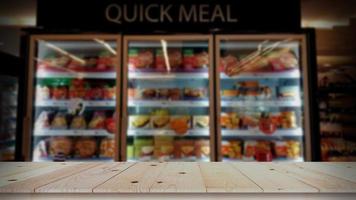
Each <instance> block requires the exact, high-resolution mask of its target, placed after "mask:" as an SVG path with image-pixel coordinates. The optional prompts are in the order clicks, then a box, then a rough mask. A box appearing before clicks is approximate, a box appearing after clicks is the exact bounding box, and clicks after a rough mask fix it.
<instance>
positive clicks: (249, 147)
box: [244, 140, 257, 160]
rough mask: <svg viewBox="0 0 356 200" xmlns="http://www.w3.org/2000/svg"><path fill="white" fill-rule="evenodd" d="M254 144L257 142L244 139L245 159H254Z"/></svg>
mask: <svg viewBox="0 0 356 200" xmlns="http://www.w3.org/2000/svg"><path fill="white" fill-rule="evenodd" d="M256 146H257V142H256V141H253V140H251V141H249V140H247V141H245V142H244V158H245V159H247V160H254V159H255V158H254V156H255V154H256Z"/></svg>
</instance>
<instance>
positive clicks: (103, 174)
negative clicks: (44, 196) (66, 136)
mask: <svg viewBox="0 0 356 200" xmlns="http://www.w3.org/2000/svg"><path fill="white" fill-rule="evenodd" d="M131 165H133V163H110V164H109V163H105V164H100V165H98V166H95V167H93V168H90V169H88V170H85V171H82V172H79V173H77V174H74V175H72V176H68V177H66V178H63V179H61V180H58V181H55V182H53V183H50V184H48V185H45V186H42V187H39V188H37V189H36V190H35V192H40V193H48V192H50V193H53V192H55V193H68V192H69V193H87V192H92V191H93V189H94V188H95V187H97V186H98V185H100V184H102V183H104V182H105V181H107V180H109V179H110V178H112V177H114V176H116V175H118V174H120V173H121V172H122V171H124V170H126V169H127V168H129V167H130V166H131Z"/></svg>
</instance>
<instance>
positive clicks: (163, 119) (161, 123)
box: [151, 115, 170, 129]
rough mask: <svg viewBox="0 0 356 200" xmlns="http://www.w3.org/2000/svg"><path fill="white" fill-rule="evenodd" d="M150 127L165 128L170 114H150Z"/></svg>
mask: <svg viewBox="0 0 356 200" xmlns="http://www.w3.org/2000/svg"><path fill="white" fill-rule="evenodd" d="M151 122H152V127H153V128H155V129H166V128H168V127H169V122H170V116H167V115H153V116H151Z"/></svg>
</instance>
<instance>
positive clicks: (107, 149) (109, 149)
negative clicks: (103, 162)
mask: <svg viewBox="0 0 356 200" xmlns="http://www.w3.org/2000/svg"><path fill="white" fill-rule="evenodd" d="M114 155H115V141H114V140H113V139H102V140H101V143H100V157H107V158H113V157H114Z"/></svg>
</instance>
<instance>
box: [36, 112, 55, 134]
mask: <svg viewBox="0 0 356 200" xmlns="http://www.w3.org/2000/svg"><path fill="white" fill-rule="evenodd" d="M50 127H51V126H50V123H49V112H48V111H42V112H41V114H40V115H39V116H38V117H37V119H36V122H35V130H43V129H49V128H50Z"/></svg>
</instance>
